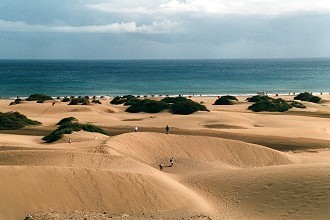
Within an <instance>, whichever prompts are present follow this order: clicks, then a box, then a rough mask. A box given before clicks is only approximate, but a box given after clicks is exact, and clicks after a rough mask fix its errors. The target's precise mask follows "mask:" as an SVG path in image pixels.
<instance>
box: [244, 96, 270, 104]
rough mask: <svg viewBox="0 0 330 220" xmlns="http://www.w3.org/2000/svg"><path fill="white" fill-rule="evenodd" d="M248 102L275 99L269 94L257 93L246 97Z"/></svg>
mask: <svg viewBox="0 0 330 220" xmlns="http://www.w3.org/2000/svg"><path fill="white" fill-rule="evenodd" d="M246 100H247V101H248V102H260V101H262V100H273V98H271V97H268V96H260V95H255V96H252V97H249V98H247V99H246Z"/></svg>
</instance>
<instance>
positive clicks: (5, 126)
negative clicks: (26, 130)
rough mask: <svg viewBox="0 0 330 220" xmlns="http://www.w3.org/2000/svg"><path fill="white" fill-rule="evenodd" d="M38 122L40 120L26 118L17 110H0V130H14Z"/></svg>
mask: <svg viewBox="0 0 330 220" xmlns="http://www.w3.org/2000/svg"><path fill="white" fill-rule="evenodd" d="M40 124H41V123H40V122H38V121H34V120H31V119H28V118H27V117H26V116H25V115H22V114H20V113H19V112H6V113H2V112H0V130H16V129H20V128H23V127H25V126H28V125H40Z"/></svg>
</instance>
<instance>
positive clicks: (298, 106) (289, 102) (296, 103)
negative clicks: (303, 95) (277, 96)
mask: <svg viewBox="0 0 330 220" xmlns="http://www.w3.org/2000/svg"><path fill="white" fill-rule="evenodd" d="M288 104H289V105H291V106H292V107H295V108H306V106H305V105H304V104H302V103H300V102H296V101H288Z"/></svg>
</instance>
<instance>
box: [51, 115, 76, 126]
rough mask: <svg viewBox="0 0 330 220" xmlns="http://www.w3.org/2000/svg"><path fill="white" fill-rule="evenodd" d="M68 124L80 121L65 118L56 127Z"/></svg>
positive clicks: (73, 118)
mask: <svg viewBox="0 0 330 220" xmlns="http://www.w3.org/2000/svg"><path fill="white" fill-rule="evenodd" d="M68 122H78V120H77V119H76V118H75V117H68V118H63V119H62V120H61V121H59V122H58V123H57V124H56V125H63V124H65V123H68Z"/></svg>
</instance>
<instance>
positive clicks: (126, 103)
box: [124, 97, 140, 106]
mask: <svg viewBox="0 0 330 220" xmlns="http://www.w3.org/2000/svg"><path fill="white" fill-rule="evenodd" d="M139 101H140V99H138V98H135V97H133V98H130V99H127V101H126V102H125V104H124V105H125V106H130V105H134V104H135V103H137V102H139Z"/></svg>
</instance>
